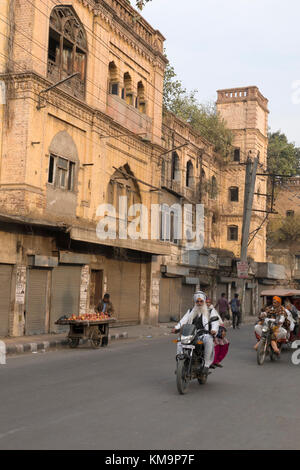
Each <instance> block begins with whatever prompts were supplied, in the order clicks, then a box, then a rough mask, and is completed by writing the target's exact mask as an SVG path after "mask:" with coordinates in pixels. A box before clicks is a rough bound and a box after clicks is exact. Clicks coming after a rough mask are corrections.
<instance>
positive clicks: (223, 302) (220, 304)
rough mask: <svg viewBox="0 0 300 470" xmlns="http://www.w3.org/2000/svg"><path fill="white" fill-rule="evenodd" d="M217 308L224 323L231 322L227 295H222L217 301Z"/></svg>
mask: <svg viewBox="0 0 300 470" xmlns="http://www.w3.org/2000/svg"><path fill="white" fill-rule="evenodd" d="M215 308H217V309H218V312H219V314H220V316H221V318H222V320H223V321H224V320H230V313H229V303H228V300H227V299H226V294H224V293H223V294H221V297H220V298H219V300H218V301H217V303H216V306H215Z"/></svg>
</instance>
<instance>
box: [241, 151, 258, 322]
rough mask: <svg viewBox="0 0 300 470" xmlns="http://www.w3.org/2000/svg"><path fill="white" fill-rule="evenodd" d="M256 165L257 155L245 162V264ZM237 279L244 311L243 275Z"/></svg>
mask: <svg viewBox="0 0 300 470" xmlns="http://www.w3.org/2000/svg"><path fill="white" fill-rule="evenodd" d="M257 167H258V157H256V158H255V159H254V160H251V158H250V157H248V159H247V163H246V176H245V196H244V214H243V228H242V242H241V264H242V265H244V266H247V265H248V263H247V250H248V242H249V232H250V223H251V215H252V206H253V197H254V191H255V182H256V173H257ZM239 275H240V276H241V277H240V279H239V281H238V287H239V291H241V307H242V312H243V313H244V312H245V290H246V289H245V287H246V282H245V278H246V276H247V275H245V277H244V278H243V277H242V275H241V274H240V273H239Z"/></svg>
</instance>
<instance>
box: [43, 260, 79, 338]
mask: <svg viewBox="0 0 300 470" xmlns="http://www.w3.org/2000/svg"><path fill="white" fill-rule="evenodd" d="M81 269H82V267H81V266H58V267H56V268H54V269H53V271H52V284H51V308H50V331H61V328H60V327H58V326H57V325H55V322H56V320H57V319H58V318H59V317H61V316H63V315H71V314H74V315H78V313H79V298H80V282H81Z"/></svg>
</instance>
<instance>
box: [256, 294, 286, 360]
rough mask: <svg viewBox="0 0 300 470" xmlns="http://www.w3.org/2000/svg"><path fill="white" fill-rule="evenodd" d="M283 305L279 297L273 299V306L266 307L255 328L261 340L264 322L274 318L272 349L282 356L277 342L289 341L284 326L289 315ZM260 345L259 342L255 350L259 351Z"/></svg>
mask: <svg viewBox="0 0 300 470" xmlns="http://www.w3.org/2000/svg"><path fill="white" fill-rule="evenodd" d="M281 303H282V300H281V298H280V297H277V296H275V297H273V302H272V305H271V306H269V307H266V308H265V309H264V312H261V314H260V319H259V321H258V323H257V324H256V325H255V327H254V330H255V333H256V336H257V337H258V338H260V337H261V334H262V328H263V324H264V321H265V320H266V319H269V318H273V319H274V320H276V326H275V328H274V332H273V336H272V341H271V345H272V348H273V350H274V352H275V353H276V354H280V350H279V348H278V346H277V342H278V341H280V340H287V339H288V331H287V330H286V329H285V328H283V324H284V323H286V321H287V313H286V310H285V308H284V307H283V306H282V305H281ZM258 345H259V342H258V343H257V344H256V345H255V346H254V349H257V348H258Z"/></svg>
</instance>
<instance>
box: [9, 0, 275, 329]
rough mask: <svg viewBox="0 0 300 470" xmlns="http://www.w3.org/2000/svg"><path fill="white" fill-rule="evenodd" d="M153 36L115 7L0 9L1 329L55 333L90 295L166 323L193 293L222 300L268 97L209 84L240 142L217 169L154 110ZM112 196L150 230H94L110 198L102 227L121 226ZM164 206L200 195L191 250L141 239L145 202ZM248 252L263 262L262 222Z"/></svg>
mask: <svg viewBox="0 0 300 470" xmlns="http://www.w3.org/2000/svg"><path fill="white" fill-rule="evenodd" d="M163 43H164V37H163V36H162V35H161V33H160V32H159V31H157V30H155V29H154V28H152V27H151V26H150V25H149V24H148V23H147V22H146V21H145V20H144V19H143V18H142V17H141V15H140V14H139V13H137V11H136V10H134V9H133V8H132V7H131V6H130V4H129V3H128V2H127V1H126V0H71V1H70V0H69V1H64V0H61V1H59V2H58V1H55V0H43V1H38V0H18V1H16V0H9V1H7V2H1V3H0V84H1V87H0V91H1V101H0V103H1V104H0V113H1V128H0V135H1V138H0V240H1V243H0V336H6V335H16V336H20V335H23V334H27V335H28V334H37V333H46V332H52V331H58V328H57V326H56V325H55V321H56V320H57V318H59V317H60V316H62V315H66V314H71V313H75V314H76V313H79V312H82V313H83V312H86V311H88V310H90V309H94V306H95V305H96V304H97V302H98V301H99V299H100V297H101V296H102V294H103V293H104V292H109V293H110V294H111V299H112V302H113V304H114V307H115V309H116V315H117V318H118V321H119V323H122V324H132V323H137V322H146V323H156V322H157V321H158V320H160V321H164V320H166V319H169V318H170V315H171V314H172V313H173V314H174V316H178V315H180V314H182V313H183V312H184V311H185V309H186V308H187V306H189V303H190V301H191V295H192V292H193V291H194V289H195V288H196V287H201V288H202V287H203V288H206V289H207V291H210V293H211V295H213V296H214V297H215V296H216V295H217V294H218V293H219V291H220V290H221V289H223V288H225V287H226V289H227V293H228V295H230V292H231V286H232V282H231V279H232V273H233V271H234V262H233V260H234V256H237V257H238V256H239V244H240V234H241V223H242V205H243V183H244V172H245V169H244V166H243V165H241V163H243V162H244V155H246V154H247V152H248V151H249V150H252V152H253V154H254V155H255V153H256V152H257V151H260V158H261V169H262V170H263V169H264V168H265V159H266V148H267V138H266V131H267V116H268V110H267V100H266V99H265V98H263V97H262V95H261V94H260V93H259V91H258V89H257V88H256V87H249V88H245V89H244V88H243V89H237V90H223V91H220V92H218V102H217V105H218V109H219V111H220V113H221V114H222V115H223V117H224V118H225V119H226V121H227V122H228V126H229V127H230V128H232V129H233V130H234V132H235V136H236V140H235V146H236V150H239V161H238V160H237V155H238V152H236V153H233V160H234V161H232V162H231V163H229V164H228V165H227V166H226V168H225V167H224V164H223V162H222V161H221V159H220V157H219V156H218V155H216V154H215V153H214V151H213V147H212V145H211V144H210V143H209V142H206V141H205V140H204V139H203V138H202V137H201V136H199V135H197V134H196V133H195V132H194V131H193V130H192V129H191V128H190V127H189V126H188V125H187V124H186V123H183V122H182V121H180V120H179V119H177V118H175V117H174V116H172V115H167V116H165V118H164V119H163V117H162V116H163V114H162V93H163V78H164V69H165V65H166V59H165V57H164V55H163ZM66 78H68V80H67V81H65V82H64V83H61V84H58V83H59V82H61V81H63V80H64V79H66ZM242 93H244V95H243V96H242ZM233 95H234V96H233ZM174 149H178V150H174ZM264 181H265V180H264V179H263V178H262V179H260V178H259V179H258V183H257V193H260V192H261V193H265V192H266V190H265V182H264ZM214 188H215V189H216V188H217V191H214ZM234 188H235V189H234ZM236 188H237V189H238V196H237V191H236ZM120 196H127V198H128V201H129V205H130V204H137V203H142V204H143V206H144V207H145V208H146V209H147V210H148V222H149V223H148V227H147V228H146V232H147V235H148V237H146V236H144V237H143V239H130V238H127V239H126V237H122V236H119V235H120V233H119V232H117V237H116V239H115V240H111V239H99V236H97V226H98V224H99V220H100V215H101V214H100V212H101V211H100V212H99V206H101V204H104V203H107V204H111V205H112V206H114V207H116V214H113V215H112V216H111V218H110V219H109V220H110V222H111V223H112V225H114V223H115V222H117V223H118V224H121V226H122V224H125V222H126V217H125V215H124V214H125V213H123V212H122V210H121V207H119V206H118V204H119V197H120ZM236 197H238V200H237V201H233V200H232V198H236ZM230 198H231V200H230ZM163 203H167V204H172V203H179V204H180V205H181V206H182V205H183V204H186V203H189V204H192V206H193V207H194V208H195V205H196V204H197V203H203V204H204V206H205V240H204V246H203V249H202V250H200V251H199V252H196V253H195V252H194V253H193V252H188V251H187V250H186V249H185V247H186V241H185V239H184V237H183V240H180V241H178V240H176V239H174V233H173V234H171V236H170V237H169V238H168V237H167V238H166V237H165V235H164V234H162V233H161V228H159V232H160V233H159V235H158V236H157V237H156V239H154V240H152V239H151V236H150V235H151V220H150V214H151V206H152V205H153V204H163ZM255 207H256V208H258V209H261V210H264V207H265V198H263V197H262V196H259V195H257V196H256V201H255ZM193 211H194V209H193V210H192V213H191V214H190V216H191V228H192V227H193V224H195V218H194V219H193V217H195V216H194V215H193ZM102 215H104V214H102ZM262 217H263V216H262V215H260V214H259V213H257V215H255V216H254V217H253V224H252V225H253V229H254V228H255V227H256V226H257V225H258V224H259V223H260V221H261V220H262ZM133 219H134V216H133V214H129V215H128V221H129V222H130V221H132V220H133ZM234 227H235V228H234ZM236 227H237V228H238V232H237V231H236ZM145 238H146V239H145ZM208 249H209V250H208ZM249 254H250V255H251V256H252V257H253V259H254V260H255V261H260V262H263V261H265V232H264V230H262V231H260V233H259V234H258V236H257V237H256V239H255V241H254V242H253V244H252V245H251V246H250V251H249ZM219 259H220V260H223V261H222V262H223V265H220V263H219ZM220 266H221V268H220ZM222 266H223V267H222ZM220 269H221V270H220ZM222 276H223V277H222ZM224 278H226V279H227V280H226V282H225V284H224V283H223V284H222V279H223V281H224ZM174 288H175V291H176V295H173V294H172V293H174ZM218 289H219V290H218ZM166 309H167V310H166Z"/></svg>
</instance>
